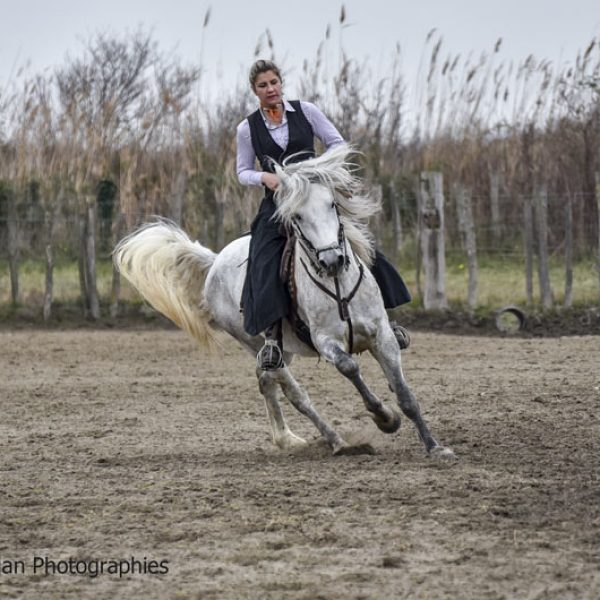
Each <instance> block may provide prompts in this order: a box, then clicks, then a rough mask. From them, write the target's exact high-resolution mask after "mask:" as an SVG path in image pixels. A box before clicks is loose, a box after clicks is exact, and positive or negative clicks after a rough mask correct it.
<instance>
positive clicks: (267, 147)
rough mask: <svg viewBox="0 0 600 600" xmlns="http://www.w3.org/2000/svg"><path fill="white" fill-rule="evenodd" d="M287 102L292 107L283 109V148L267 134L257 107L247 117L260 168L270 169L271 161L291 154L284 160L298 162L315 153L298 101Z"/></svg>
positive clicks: (280, 162) (312, 133) (281, 160)
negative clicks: (285, 134)
mask: <svg viewBox="0 0 600 600" xmlns="http://www.w3.org/2000/svg"><path fill="white" fill-rule="evenodd" d="M290 104H291V105H292V106H293V107H294V111H286V117H287V123H288V131H289V141H288V145H287V148H285V150H284V149H283V148H281V146H279V145H278V144H276V143H275V140H274V139H273V138H272V137H271V134H270V133H269V130H268V129H267V126H266V125H265V122H264V119H263V117H262V115H261V113H260V108H259V109H258V110H257V111H255V112H253V113H252V114H251V115H250V116H249V117H248V124H249V125H250V138H251V140H252V147H253V148H254V152H255V154H256V157H257V158H258V162H259V163H260V166H261V168H262V170H263V171H268V172H270V173H273V172H274V169H273V166H272V162H273V161H275V162H277V163H279V164H282V163H283V161H284V159H286V158H289V157H292V158H291V159H290V160H289V161H288V162H300V161H302V160H306V159H307V158H312V157H313V156H315V140H314V135H315V134H314V132H313V128H312V126H311V124H310V123H309V122H308V119H307V118H306V117H305V115H304V113H303V112H302V108H301V107H300V102H299V101H298V100H291V101H290Z"/></svg>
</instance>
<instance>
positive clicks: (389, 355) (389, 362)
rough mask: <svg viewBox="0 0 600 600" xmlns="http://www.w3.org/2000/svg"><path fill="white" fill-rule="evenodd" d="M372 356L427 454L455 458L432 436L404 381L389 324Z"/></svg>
mask: <svg viewBox="0 0 600 600" xmlns="http://www.w3.org/2000/svg"><path fill="white" fill-rule="evenodd" d="M371 354H372V355H373V356H374V357H375V360H377V362H378V363H379V364H380V365H381V368H382V369H383V372H384V373H385V375H386V377H387V380H388V381H389V383H390V385H391V387H392V389H393V391H394V392H395V394H396V397H397V398H398V404H399V405H400V408H401V409H402V412H403V413H404V414H405V415H406V416H407V417H408V418H409V419H410V420H411V421H412V422H413V423H414V424H415V427H416V428H417V432H418V433H419V437H420V438H421V440H422V442H423V444H424V446H425V449H426V450H427V453H428V454H430V455H432V456H436V457H443V458H455V455H454V452H453V451H452V450H451V449H450V448H444V446H441V445H440V444H438V442H437V441H436V440H435V438H434V437H433V435H431V432H430V431H429V427H428V426H427V423H426V422H425V419H423V416H422V415H421V409H420V408H419V404H418V402H417V400H416V398H415V396H414V394H413V393H412V391H411V389H410V388H409V387H408V384H407V383H406V380H405V379H404V374H403V373H402V365H401V361H400V349H399V348H398V342H397V341H396V338H395V337H394V333H393V332H392V330H391V328H390V327H389V325H388V324H387V323H384V324H382V326H381V329H380V331H379V333H378V335H377V339H376V343H375V345H374V346H373V347H372V348H371Z"/></svg>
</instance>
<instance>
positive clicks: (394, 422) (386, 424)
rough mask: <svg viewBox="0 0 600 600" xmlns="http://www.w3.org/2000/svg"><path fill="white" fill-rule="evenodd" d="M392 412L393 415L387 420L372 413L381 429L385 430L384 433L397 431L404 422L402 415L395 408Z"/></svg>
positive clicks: (374, 420)
mask: <svg viewBox="0 0 600 600" xmlns="http://www.w3.org/2000/svg"><path fill="white" fill-rule="evenodd" d="M391 412H392V417H391V418H390V419H388V420H387V421H386V420H384V419H382V418H381V417H380V416H379V415H373V414H372V415H371V418H372V419H373V422H374V423H375V425H377V427H378V428H379V429H380V430H381V431H383V433H396V431H398V429H400V425H401V424H402V419H401V418H400V415H399V414H398V413H397V412H396V411H395V410H392V411H391Z"/></svg>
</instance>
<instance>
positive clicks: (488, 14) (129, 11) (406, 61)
mask: <svg viewBox="0 0 600 600" xmlns="http://www.w3.org/2000/svg"><path fill="white" fill-rule="evenodd" d="M343 4H344V6H345V10H346V14H347V19H346V24H347V27H345V28H344V30H343V31H342V32H341V35H342V43H343V47H344V49H345V51H346V53H347V54H348V55H349V56H351V57H353V58H356V59H365V60H367V61H368V63H369V65H370V66H371V68H372V70H373V71H374V73H375V75H378V74H384V73H385V69H386V67H387V65H388V64H389V63H388V61H389V57H390V55H391V54H392V53H393V51H394V48H395V46H396V44H398V43H399V44H400V45H401V48H402V56H403V58H402V65H403V69H404V72H405V74H406V77H407V79H409V80H410V79H411V78H412V77H414V75H415V73H416V71H417V67H418V63H419V59H420V57H421V54H422V52H423V48H424V40H425V37H426V35H427V32H429V31H430V30H431V29H432V28H434V27H435V28H437V30H438V32H439V33H440V34H441V35H442V37H443V39H444V46H443V47H444V48H445V51H446V52H452V53H459V52H460V53H462V54H463V55H466V54H468V53H469V52H472V53H473V54H474V55H479V54H480V53H481V52H482V51H489V50H491V49H492V48H493V45H494V43H495V42H496V40H497V39H498V38H499V37H502V38H503V46H502V56H503V57H504V58H505V59H506V60H515V61H519V60H521V59H524V58H525V57H526V56H527V55H528V54H531V53H533V54H534V55H535V56H537V57H538V58H547V59H550V60H551V61H553V62H555V63H560V62H565V61H573V60H574V58H575V56H576V54H577V51H578V50H582V49H584V48H585V47H586V46H587V45H588V44H589V42H590V41H591V39H592V38H593V37H600V2H598V0H502V1H497V0H495V1H487V0H418V1H415V0H345V2H343ZM0 6H1V7H2V13H1V17H0V23H1V25H2V27H1V30H2V35H0V83H4V84H5V83H6V82H7V81H9V80H10V79H11V77H12V79H13V80H14V77H15V74H16V72H17V68H18V67H19V66H22V65H24V64H25V63H26V62H27V61H30V63H31V66H30V67H29V72H38V71H41V70H43V69H44V68H52V67H53V66H56V65H59V64H61V63H62V62H63V60H64V56H65V54H66V53H67V52H69V53H71V54H73V55H75V54H77V52H78V51H79V49H80V48H81V40H82V39H83V38H86V37H88V36H89V35H90V34H91V33H94V32H97V31H113V32H117V33H122V32H126V31H131V30H134V29H136V28H137V27H138V26H139V25H142V26H144V27H145V28H146V29H148V30H152V31H153V32H154V36H155V39H157V40H158V41H159V43H160V45H161V47H162V48H163V49H165V50H170V49H176V53H177V54H178V55H179V56H181V58H182V59H184V61H189V62H195V63H198V62H199V60H200V58H201V57H202V64H203V65H204V71H205V77H204V82H205V84H207V85H209V86H213V87H214V88H215V90H216V91H218V89H219V88H221V89H222V87H223V86H231V85H233V83H234V82H235V81H236V80H242V78H245V75H246V71H247V69H248V66H249V65H250V64H251V63H252V61H253V60H254V49H255V47H256V45H257V41H258V40H259V38H260V37H261V35H263V34H264V31H265V29H266V28H267V27H268V28H269V29H270V31H271V33H272V36H273V40H274V43H275V52H276V57H277V59H278V60H280V61H281V63H282V64H283V66H284V67H285V69H286V71H287V73H288V75H289V77H288V79H289V80H291V84H290V85H291V86H292V89H293V77H294V71H295V70H297V69H298V68H299V67H300V66H301V65H302V61H303V60H304V59H309V60H310V59H313V58H314V56H315V54H316V50H317V47H318V45H319V43H320V41H322V40H323V39H324V37H325V31H326V29H327V26H328V25H331V39H330V42H329V43H328V45H327V47H326V48H327V59H328V60H329V61H333V63H332V64H334V65H335V64H337V61H338V60H339V47H340V27H339V16H340V9H341V6H342V2H340V1H337V0H297V1H295V2H290V1H288V0H275V1H269V2H253V1H252V0H215V1H214V2H206V1H204V0H195V1H192V0H102V1H101V2H85V1H84V0H0ZM209 7H211V18H210V23H209V25H208V27H206V29H204V34H203V27H202V25H203V21H204V17H205V14H206V11H207V9H208V8H209ZM265 54H266V53H265ZM407 83H408V84H409V85H411V82H410V81H408V82H407Z"/></svg>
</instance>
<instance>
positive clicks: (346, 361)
mask: <svg viewBox="0 0 600 600" xmlns="http://www.w3.org/2000/svg"><path fill="white" fill-rule="evenodd" d="M321 353H322V354H323V356H324V357H325V358H326V359H327V360H329V361H330V362H332V363H333V364H334V365H335V367H336V369H337V370H338V371H339V372H340V373H341V374H342V375H344V377H347V378H348V379H349V380H350V381H351V382H352V383H353V384H354V386H355V387H356V389H357V390H358V392H359V394H360V395H361V396H362V399H363V402H364V403H365V406H366V408H367V410H368V411H369V413H370V415H371V418H372V419H373V421H375V425H377V427H379V429H381V431H383V432H385V433H394V432H395V431H398V429H400V415H399V414H398V413H397V412H396V411H394V410H392V409H391V408H389V407H387V406H386V405H385V404H384V403H383V402H382V401H381V400H380V399H379V398H378V397H377V396H376V395H375V394H374V393H373V392H371V390H370V389H369V388H368V387H367V384H366V383H365V382H364V380H363V378H362V377H361V375H360V368H359V366H358V363H357V362H356V360H355V359H354V358H352V356H351V355H350V354H348V353H347V352H345V351H344V350H342V348H341V347H340V346H339V345H337V344H336V343H334V342H331V341H327V342H325V343H324V344H323V345H322V347H321Z"/></svg>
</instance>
